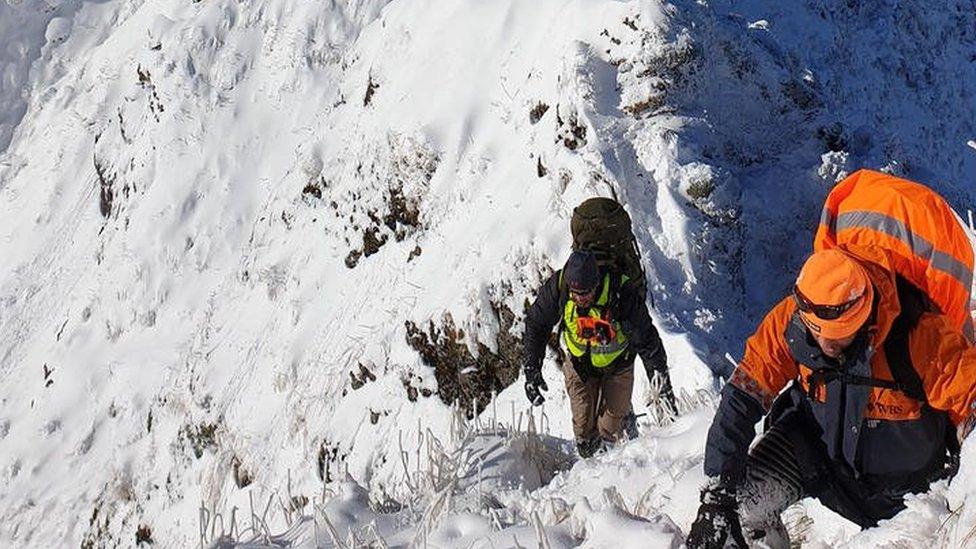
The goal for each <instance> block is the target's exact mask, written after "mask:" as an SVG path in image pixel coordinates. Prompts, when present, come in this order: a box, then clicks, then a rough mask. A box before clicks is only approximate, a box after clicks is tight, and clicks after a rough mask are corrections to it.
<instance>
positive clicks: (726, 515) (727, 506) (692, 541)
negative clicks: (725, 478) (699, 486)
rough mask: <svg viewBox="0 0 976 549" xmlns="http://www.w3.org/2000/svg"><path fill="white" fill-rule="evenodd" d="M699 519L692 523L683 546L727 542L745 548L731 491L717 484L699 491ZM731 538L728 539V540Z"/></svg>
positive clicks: (709, 548)
mask: <svg viewBox="0 0 976 549" xmlns="http://www.w3.org/2000/svg"><path fill="white" fill-rule="evenodd" d="M701 502H702V503H701V506H700V507H698V518H696V519H695V522H694V524H692V525H691V532H689V533H688V539H687V540H686V541H685V545H686V547H687V548H688V549H723V548H724V547H725V543H726V541H731V542H733V546H734V547H739V548H741V549H746V548H747V547H748V545H746V538H745V536H743V535H742V525H741V524H739V513H738V503H737V502H736V500H735V494H734V493H733V492H732V490H730V489H728V488H726V487H725V486H723V485H721V484H718V485H716V486H713V487H711V488H705V489H704V490H702V494H701ZM730 538H731V539H730Z"/></svg>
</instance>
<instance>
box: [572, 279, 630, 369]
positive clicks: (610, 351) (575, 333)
mask: <svg viewBox="0 0 976 549" xmlns="http://www.w3.org/2000/svg"><path fill="white" fill-rule="evenodd" d="M560 278H562V274H561V273H560ZM627 280H628V278H627V276H626V275H624V276H623V277H622V279H621V281H620V283H621V284H623V283H625V282H627ZM609 302H610V275H609V274H606V275H604V277H603V289H602V290H601V292H600V297H599V299H597V300H596V303H594V304H593V305H591V306H590V308H589V311H587V316H590V317H592V318H603V316H602V314H603V311H604V309H606V307H607V305H608V304H609ZM579 317H580V314H579V311H578V310H577V307H576V303H575V302H574V301H573V300H572V299H567V300H566V304H565V306H564V307H563V338H562V339H563V344H564V345H565V346H566V350H567V351H569V353H570V354H571V355H573V356H574V357H576V358H580V357H582V356H583V355H585V354H586V351H587V350H589V352H590V362H592V363H593V367H595V368H605V367H607V366H609V365H610V364H611V363H612V362H613V361H614V360H615V359H616V358H617V357H618V356H620V355H621V354H623V352H624V351H625V350H627V345H628V343H629V342H628V341H627V336H626V335H625V334H624V331H623V330H622V329H621V327H620V323H619V322H617V321H616V320H612V321H611V324H612V325H613V329H614V331H615V332H616V333H617V336H616V337H615V338H614V339H613V340H612V341H608V342H607V343H606V344H601V343H598V342H597V343H594V342H591V341H590V340H588V339H584V338H582V337H580V335H579V327H578V326H577V322H576V321H577V319H579Z"/></svg>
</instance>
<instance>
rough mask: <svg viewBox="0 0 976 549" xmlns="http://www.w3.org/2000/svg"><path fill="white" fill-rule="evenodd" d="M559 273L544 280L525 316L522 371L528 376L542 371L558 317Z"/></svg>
mask: <svg viewBox="0 0 976 549" xmlns="http://www.w3.org/2000/svg"><path fill="white" fill-rule="evenodd" d="M560 305H561V303H560V296H559V271H556V272H555V273H553V275H552V276H550V277H549V279H548V280H546V282H545V284H543V285H542V288H540V289H539V295H537V296H536V298H535V301H533V303H532V305H531V306H530V307H529V310H528V311H527V312H526V314H525V334H524V335H523V337H522V346H523V351H522V370H523V372H524V373H525V374H526V378H527V379H528V378H529V376H535V375H538V374H539V373H540V372H541V371H542V360H543V359H544V358H545V356H546V343H547V342H548V341H549V334H550V333H552V327H553V326H555V325H556V323H557V322H558V321H559V316H560V310H559V309H560Z"/></svg>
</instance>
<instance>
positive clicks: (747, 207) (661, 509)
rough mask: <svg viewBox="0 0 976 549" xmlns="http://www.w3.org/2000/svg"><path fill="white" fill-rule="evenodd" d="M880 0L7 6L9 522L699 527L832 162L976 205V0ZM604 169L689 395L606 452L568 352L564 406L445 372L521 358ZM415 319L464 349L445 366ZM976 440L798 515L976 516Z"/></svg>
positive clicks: (585, 541)
mask: <svg viewBox="0 0 976 549" xmlns="http://www.w3.org/2000/svg"><path fill="white" fill-rule="evenodd" d="M849 4H850V3H844V4H836V5H835V4H832V3H826V4H825V3H822V2H815V1H812V0H810V1H804V2H791V3H782V2H769V1H759V0H755V1H752V0H750V1H745V2H742V1H739V2H727V1H716V2H708V3H704V2H691V1H683V0H679V1H676V2H673V3H669V4H664V3H659V2H646V1H637V0H632V1H620V2H604V1H598V0H573V1H570V0H535V1H532V2H519V1H514V0H503V1H495V2H474V1H470V0H468V1H462V0H437V1H434V0H410V1H405V0H394V1H388V0H348V1H339V0H335V1H328V2H299V1H297V0H273V1H272V0H253V1H251V2H239V1H236V0H207V1H202V2H188V1H185V0H161V1H158V2H143V1H139V0H105V1H81V0H43V1H42V0H6V1H5V2H0V37H2V40H0V258H2V261H0V441H2V442H0V475H2V477H3V482H0V542H2V543H3V545H5V546H28V547H33V546H63V545H70V546H76V545H82V546H84V547H103V546H131V545H133V544H136V543H146V542H149V541H152V542H153V543H154V544H157V545H161V546H164V547H187V546H192V545H201V544H203V545H206V544H218V545H221V546H233V544H234V543H236V542H241V543H245V542H246V543H247V544H246V545H242V546H248V547H257V546H267V545H269V544H271V543H272V542H274V543H279V544H281V543H284V542H288V543H292V544H293V545H294V546H300V547H301V546H303V547H314V546H321V547H342V546H350V547H351V546H357V545H356V544H357V543H362V544H369V543H374V544H382V543H385V544H387V545H388V546H404V545H408V544H411V543H413V544H417V545H423V544H424V543H426V544H428V545H431V546H442V547H470V546H515V545H516V544H520V545H522V546H530V545H539V544H542V545H541V546H548V547H557V546H558V547H571V546H579V545H583V546H587V547H611V546H612V547H621V546H655V547H677V546H678V545H680V544H681V543H682V542H683V534H682V532H686V531H687V528H688V526H689V525H690V523H691V521H692V520H693V518H694V513H695V510H696V507H697V496H698V494H697V492H698V487H699V485H700V483H701V482H702V478H701V456H702V450H703V447H704V437H705V431H706V430H707V427H708V424H709V423H710V419H711V415H712V410H713V406H714V395H715V389H716V385H715V381H714V379H713V372H714V373H718V374H722V373H727V372H728V371H729V370H730V368H731V365H732V362H731V361H730V360H729V359H728V358H729V357H731V358H732V359H733V360H734V358H735V357H736V356H738V355H739V353H740V352H741V348H742V341H743V338H744V337H745V336H746V335H747V334H748V333H749V332H750V331H751V329H752V328H753V326H754V325H755V323H756V322H757V321H758V319H759V318H761V316H762V314H763V313H764V312H765V311H766V309H767V308H768V307H769V306H771V305H772V303H774V302H775V301H776V300H777V299H779V298H780V297H781V296H782V295H783V292H785V291H786V289H787V288H788V286H789V283H790V280H791V277H792V273H793V272H794V271H795V268H796V267H797V266H798V264H799V263H800V262H801V261H802V259H803V258H804V257H805V255H806V254H807V253H808V252H809V249H810V242H811V240H812V233H813V229H814V227H815V224H816V223H817V220H818V213H819V204H820V201H821V200H822V198H823V197H824V196H825V195H826V192H827V190H828V189H829V188H830V185H831V184H832V183H833V182H835V181H837V180H838V179H840V178H841V177H843V176H844V175H846V174H847V173H848V172H850V171H852V170H853V169H856V168H857V167H860V166H867V167H873V168H883V169H887V170H889V171H892V172H895V173H898V174H901V175H905V176H907V177H911V178H916V179H919V180H921V181H924V182H926V183H929V184H932V185H933V186H935V187H936V188H937V189H939V190H940V192H942V193H944V194H945V195H946V196H947V198H948V199H949V200H950V202H951V203H952V204H953V206H955V207H956V208H957V209H959V210H960V211H965V210H966V209H967V206H968V205H969V204H971V203H972V200H973V195H974V187H973V182H974V181H976V153H974V151H973V149H972V148H971V146H967V143H972V142H973V140H974V139H976V128H974V124H976V121H974V119H973V117H972V116H971V112H970V111H971V106H972V105H971V98H972V97H973V96H974V95H976V89H974V87H976V64H974V63H973V62H972V61H973V59H972V56H973V51H976V36H974V31H973V29H976V11H974V10H973V9H972V5H971V2H950V3H948V4H945V3H943V4H939V5H930V4H929V3H924V2H900V3H899V2H887V1H883V0H877V1H870V2H859V3H856V4H857V5H856V6H851V5H849ZM593 195H602V196H614V197H616V198H618V199H619V200H621V201H622V202H624V203H625V204H627V207H628V210H629V211H630V213H631V215H632V217H633V218H634V220H635V225H636V226H635V232H636V234H637V238H638V241H639V244H640V247H641V250H642V253H643V257H644V266H645V268H646V270H647V272H648V280H649V290H650V292H649V293H650V295H651V296H652V297H653V305H654V311H653V312H654V317H655V322H656V324H657V325H658V326H659V327H662V329H663V336H664V338H665V344H666V345H667V347H668V351H669V355H670V356H671V363H672V367H673V371H674V374H673V375H674V378H675V383H676V386H677V387H678V388H679V390H683V391H684V392H685V394H686V397H685V399H684V404H683V410H682V411H683V413H682V415H681V416H680V417H679V418H678V419H677V421H676V422H675V423H674V424H672V425H665V426H661V425H658V424H657V422H656V421H653V419H654V418H652V417H647V418H644V419H642V427H643V434H642V436H641V437H640V438H639V439H637V440H635V441H632V442H630V443H627V444H623V445H620V446H618V447H616V448H613V449H611V450H610V451H609V452H607V453H605V454H602V455H600V456H598V457H595V458H592V459H589V460H584V461H578V462H575V463H574V462H573V460H572V459H571V455H572V451H573V449H572V444H571V442H570V440H571V438H572V436H571V429H570V423H569V416H568V404H567V402H566V399H565V395H564V394H563V391H562V390H561V388H560V387H561V380H560V378H559V374H558V371H557V370H556V369H555V368H549V367H547V368H546V369H545V375H546V378H547V381H548V384H549V386H550V387H551V388H552V389H551V390H550V391H549V394H548V395H547V397H548V399H549V400H548V402H547V404H546V407H545V410H544V416H540V415H539V414H538V413H536V414H535V415H534V416H533V417H531V418H530V417H529V416H528V415H526V414H527V410H526V404H525V402H524V397H523V395H522V394H521V393H522V388H521V382H520V381H516V382H515V383H514V384H512V385H511V386H510V387H508V388H505V389H503V390H501V391H500V394H498V395H497V397H495V398H494V400H492V401H491V402H492V404H491V408H490V409H487V410H479V411H481V412H482V413H481V414H480V416H478V417H474V416H475V415H476V414H475V413H474V412H475V411H474V410H471V409H463V408H464V407H463V406H461V405H460V402H461V401H460V400H457V401H455V402H453V403H450V402H445V400H451V398H446V395H448V394H467V393H464V392H465V391H468V392H476V391H482V393H483V394H484V391H485V390H486V389H485V386H484V384H485V383H487V381H485V380H504V381H505V383H508V382H511V380H512V379H513V378H514V375H515V373H516V372H517V368H518V364H514V363H513V361H514V360H516V359H515V358H514V357H517V356H518V352H517V351H518V349H512V348H511V347H517V339H518V337H519V336H520V331H521V324H520V318H521V313H522V310H523V307H524V304H525V302H526V300H529V299H531V297H532V292H533V291H534V289H535V287H536V286H537V285H538V284H539V283H540V282H541V281H542V280H543V279H544V276H545V275H546V274H547V273H549V272H551V270H552V269H555V268H558V267H559V266H560V265H561V264H562V262H563V261H564V260H565V258H566V256H567V255H568V251H569V234H568V233H569V231H568V224H569V216H570V214H571V212H572V208H573V207H574V206H575V205H576V204H578V203H579V202H580V201H581V200H583V199H584V198H586V197H589V196H593ZM408 322H409V323H411V324H410V325H412V326H415V327H419V328H418V329H420V330H422V331H423V333H425V334H427V336H428V339H429V341H430V342H431V344H432V345H433V346H435V347H437V348H436V349H434V350H435V351H443V350H444V349H446V348H448V347H447V346H446V344H445V341H448V340H450V341H451V342H453V343H454V344H456V345H454V346H453V347H450V349H451V353H449V356H450V357H451V358H450V360H457V361H458V362H457V367H456V368H455V371H453V372H452V371H450V370H448V374H453V377H454V379H453V381H451V383H453V384H454V385H452V389H451V391H450V392H449V391H447V389H446V388H443V387H440V386H439V384H443V383H446V381H445V379H447V378H449V377H450V375H448V376H447V377H445V376H444V375H441V376H435V372H434V369H433V368H432V367H431V366H430V365H428V364H426V363H425V362H424V359H423V358H422V356H421V353H419V352H418V349H417V348H416V346H415V345H413V346H412V345H411V344H410V343H409V342H408V341H409V338H408ZM452 338H453V339H452ZM513 341H514V342H515V343H512V342H513ZM499 342H506V343H504V344H500V343H499ZM465 347H466V348H467V351H468V352H467V354H465V353H464V352H463V351H461V350H460V349H462V348H465ZM486 357H487V358H486ZM447 364H448V365H449V364H451V362H449V361H448V362H447ZM484 364H490V365H492V366H491V367H492V368H493V370H492V372H491V373H490V375H489V374H488V373H486V372H480V371H477V370H478V367H475V366H472V365H484ZM441 373H442V374H443V372H441ZM638 377H639V378H641V377H642V376H640V375H639V376H638ZM491 388H492V387H489V389H491ZM647 392H648V387H647V382H646V380H643V379H639V380H638V386H637V390H636V391H635V407H636V408H637V409H638V412H643V411H644V409H645V406H644V404H645V396H646V394H647ZM488 396H491V395H490V394H488ZM464 402H481V400H478V399H472V398H469V399H467V400H465V401H464ZM452 404H453V407H452ZM530 424H531V428H530V427H529V426H530ZM971 452H972V448H971V447H970V446H969V445H967V446H966V447H965V448H964V456H963V458H964V459H963V467H962V471H961V472H960V475H959V476H958V477H957V478H956V480H954V481H953V483H952V484H951V485H947V484H940V485H937V486H935V487H934V488H933V489H932V490H931V491H930V492H929V493H927V494H922V495H918V496H917V497H914V498H913V499H912V500H911V502H910V503H909V509H908V510H906V511H905V512H904V513H902V514H901V515H899V516H898V517H896V518H894V519H892V520H891V521H888V522H886V523H885V524H882V525H881V526H880V527H878V528H875V529H872V530H869V531H865V532H861V533H858V532H857V531H856V528H854V527H853V526H852V525H850V524H847V523H845V522H843V521H842V520H838V518H837V517H836V516H835V515H832V514H831V513H830V512H829V511H827V510H825V509H823V508H822V507H820V506H819V505H817V504H815V503H813V502H804V503H803V504H801V505H799V506H797V507H796V508H794V509H791V510H790V511H789V513H788V515H789V516H788V517H787V518H788V520H787V522H788V523H789V525H790V528H791V531H792V533H793V534H794V537H796V538H800V539H803V540H805V541H804V546H806V547H839V546H846V547H876V546H881V545H885V544H887V545H892V546H894V545H898V544H901V545H909V546H921V545H923V544H924V545H934V546H947V547H948V546H951V547H957V546H967V545H976V541H974V540H973V539H972V538H973V536H972V534H971V532H972V529H973V527H974V526H976V515H974V514H973V513H974V510H973V508H974V507H976V503H974V502H976V499H974V497H973V495H972V494H971V492H972V491H973V488H974V487H976V481H974V480H973V479H972V478H971V477H972V475H973V474H974V473H973V471H971V470H970V462H971V461H972V460H967V459H966V456H968V455H969V453H971ZM235 509H236V510H235ZM380 546H381V545H380Z"/></svg>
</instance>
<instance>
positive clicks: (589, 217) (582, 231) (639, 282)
mask: <svg viewBox="0 0 976 549" xmlns="http://www.w3.org/2000/svg"><path fill="white" fill-rule="evenodd" d="M569 228H570V231H571V232H572V234H573V250H576V251H580V250H586V251H589V252H593V254H594V255H595V256H596V260H597V264H599V265H600V267H601V268H602V269H607V270H609V271H610V273H612V274H614V275H617V276H620V275H626V276H627V278H628V280H627V284H630V285H633V286H634V287H636V288H637V290H638V293H639V294H640V295H641V297H644V296H646V293H647V288H646V278H645V276H644V268H643V267H642V266H641V256H640V250H639V249H638V248H637V239H636V238H634V231H633V228H632V225H631V222H630V215H629V214H628V213H627V211H626V210H624V207H623V206H622V205H621V204H620V203H619V202H617V201H616V200H613V199H611V198H602V197H596V198H589V199H587V200H584V201H583V203H582V204H580V205H579V206H577V207H576V208H575V209H574V210H573V217H572V219H571V220H570V222H569Z"/></svg>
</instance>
